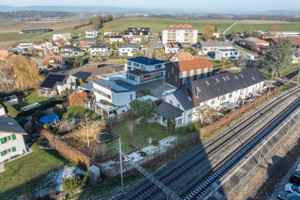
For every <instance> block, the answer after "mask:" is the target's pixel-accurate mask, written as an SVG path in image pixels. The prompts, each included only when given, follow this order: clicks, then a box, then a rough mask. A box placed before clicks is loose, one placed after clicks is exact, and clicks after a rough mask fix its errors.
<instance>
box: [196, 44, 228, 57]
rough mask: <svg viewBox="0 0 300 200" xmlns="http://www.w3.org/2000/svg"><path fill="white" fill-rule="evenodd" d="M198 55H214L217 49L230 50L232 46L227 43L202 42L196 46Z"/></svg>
mask: <svg viewBox="0 0 300 200" xmlns="http://www.w3.org/2000/svg"><path fill="white" fill-rule="evenodd" d="M197 49H198V52H199V55H208V54H210V53H215V52H216V50H218V49H232V44H231V43H229V42H204V41H201V42H200V43H199V44H198V45H197Z"/></svg>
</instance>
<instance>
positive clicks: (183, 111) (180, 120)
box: [155, 68, 265, 127]
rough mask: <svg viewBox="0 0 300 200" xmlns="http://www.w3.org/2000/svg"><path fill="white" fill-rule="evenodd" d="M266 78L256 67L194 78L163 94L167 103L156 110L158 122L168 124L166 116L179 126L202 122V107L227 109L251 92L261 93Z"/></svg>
mask: <svg viewBox="0 0 300 200" xmlns="http://www.w3.org/2000/svg"><path fill="white" fill-rule="evenodd" d="M264 80H265V77H264V76H263V75H262V74H261V73H260V72H259V71H258V69H257V68H251V69H247V70H244V71H242V72H239V73H235V74H232V73H230V72H226V73H222V74H219V75H214V76H210V77H207V78H203V79H199V80H195V81H191V82H189V83H187V84H186V86H185V87H182V88H180V89H178V90H176V91H175V92H172V93H169V94H167V95H165V96H164V97H163V99H164V103H163V104H161V105H159V106H158V107H157V109H156V111H155V112H156V113H157V115H158V122H159V123H160V124H162V125H164V126H167V119H168V118H171V119H173V118H174V119H175V121H176V126H177V127H179V126H185V125H188V124H190V123H193V122H196V121H199V120H200V118H201V116H200V115H199V111H200V110H202V109H206V108H213V109H218V108H223V107H225V108H226V107H227V106H228V105H230V104H236V103H238V102H241V101H242V100H243V99H245V98H246V97H247V96H249V95H250V94H254V95H255V94H256V93H258V92H261V91H262V88H263V85H264ZM166 104H169V105H167V106H166Z"/></svg>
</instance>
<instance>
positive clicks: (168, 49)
mask: <svg viewBox="0 0 300 200" xmlns="http://www.w3.org/2000/svg"><path fill="white" fill-rule="evenodd" d="M164 48H165V53H178V52H182V51H183V47H182V45H181V43H180V42H170V43H167V44H165V45H164Z"/></svg>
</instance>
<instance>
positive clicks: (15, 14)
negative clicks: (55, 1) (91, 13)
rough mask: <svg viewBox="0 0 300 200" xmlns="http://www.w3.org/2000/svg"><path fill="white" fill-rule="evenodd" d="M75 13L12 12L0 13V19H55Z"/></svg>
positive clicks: (74, 14)
mask: <svg viewBox="0 0 300 200" xmlns="http://www.w3.org/2000/svg"><path fill="white" fill-rule="evenodd" d="M76 15H77V14H76V13H72V12H62V11H14V12H0V18H7V19H18V18H31V19H38V18H57V17H73V16H76Z"/></svg>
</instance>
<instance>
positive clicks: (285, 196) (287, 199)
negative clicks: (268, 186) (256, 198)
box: [278, 191, 300, 200]
mask: <svg viewBox="0 0 300 200" xmlns="http://www.w3.org/2000/svg"><path fill="white" fill-rule="evenodd" d="M278 199H281V200H300V197H299V196H298V195H295V194H290V193H288V192H286V191H281V192H279V194H278Z"/></svg>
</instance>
